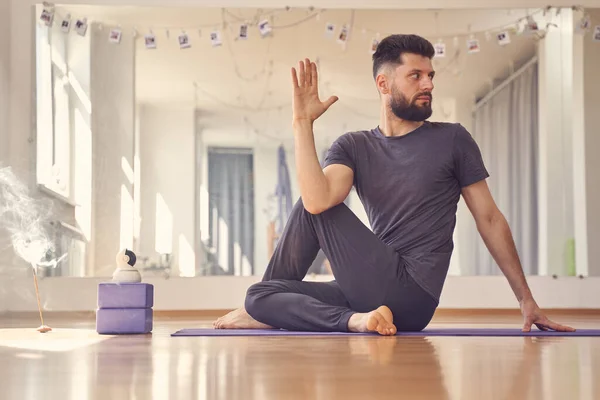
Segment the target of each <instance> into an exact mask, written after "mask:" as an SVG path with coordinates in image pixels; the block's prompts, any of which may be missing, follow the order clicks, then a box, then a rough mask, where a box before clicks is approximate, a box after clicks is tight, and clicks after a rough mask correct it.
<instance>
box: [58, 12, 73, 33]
mask: <svg viewBox="0 0 600 400" xmlns="http://www.w3.org/2000/svg"><path fill="white" fill-rule="evenodd" d="M60 30H61V32H62V33H69V31H70V30H71V15H70V14H67V16H66V17H65V18H64V19H63V20H62V21H61V22H60Z"/></svg>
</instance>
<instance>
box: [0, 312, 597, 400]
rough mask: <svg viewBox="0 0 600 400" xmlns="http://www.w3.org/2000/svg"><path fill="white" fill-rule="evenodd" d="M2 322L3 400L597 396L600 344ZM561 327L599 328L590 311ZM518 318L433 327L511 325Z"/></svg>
mask: <svg viewBox="0 0 600 400" xmlns="http://www.w3.org/2000/svg"><path fill="white" fill-rule="evenodd" d="M46 319H47V321H46V323H47V324H48V325H50V326H52V327H53V328H54V330H53V331H52V332H51V333H48V334H44V335H42V334H40V333H38V332H36V331H35V328H36V327H37V326H39V321H37V320H36V319H35V318H31V317H23V318H14V316H13V317H11V318H10V319H9V318H6V317H4V319H1V320H0V327H1V328H2V329H0V399H3V400H13V399H15V400H16V399H18V400H30V399H31V400H46V399H60V400H71V399H73V400H88V399H107V400H109V399H110V400H119V399H140V400H141V399H143V400H151V399H152V400H166V399H176V400H186V399H227V400H232V399H256V400H270V399H278V400H279V399H327V400H329V399H361V400H362V399H388V398H389V399H460V400H465V399H486V400H489V399H511V400H512V399H536V400H539V399H544V400H551V399H557V400H567V399H569V400H571V399H589V400H592V399H600V379H599V378H600V338H576V337H574V338H527V337H516V338H515V337H508V338H489V337H479V338H477V337H430V338H427V337H419V338H417V337H411V338H402V337H391V338H390V337H352V338H349V337H336V338H319V337H308V338H306V337H305V338H301V337H246V338H244V337H229V338H227V337H224V338H201V337H177V338H173V337H170V336H169V334H170V333H172V332H173V331H175V330H177V329H181V328H184V327H187V328H193V327H202V326H209V325H210V320H211V319H204V320H197V319H196V320H189V319H187V320H186V319H184V318H181V317H179V318H173V317H156V318H155V321H154V326H155V328H154V332H153V334H151V335H143V336H117V337H112V336H100V335H97V334H96V333H95V331H94V321H93V319H90V318H89V317H87V318H85V317H84V318H73V317H70V318H58V317H56V318H52V317H47V318H46ZM557 319H559V320H560V322H565V323H569V324H572V325H573V326H575V327H578V328H600V320H599V318H598V317H597V316H596V317H595V316H593V315H563V316H562V317H557ZM520 324H521V321H520V319H519V318H518V316H514V315H513V316H510V315H506V316H500V315H494V316H492V315H486V314H478V315H472V316H462V317H452V316H440V317H436V319H435V320H434V322H433V323H432V325H431V327H443V326H444V327H445V326H455V327H467V326H475V325H476V326H479V327H483V326H486V327H513V328H514V327H517V328H518V327H520Z"/></svg>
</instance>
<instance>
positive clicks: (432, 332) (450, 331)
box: [171, 328, 600, 336]
mask: <svg viewBox="0 0 600 400" xmlns="http://www.w3.org/2000/svg"><path fill="white" fill-rule="evenodd" d="M171 336H379V335H378V334H377V333H351V332H296V331H286V330H283V329H206V328H204V329H181V330H179V331H177V332H175V333H172V334H171ZM396 336H600V329H578V330H576V331H575V332H556V331H539V330H535V329H532V330H531V332H522V331H521V330H520V329H480V328H479V329H478V328H447V329H425V330H423V331H419V332H398V333H396Z"/></svg>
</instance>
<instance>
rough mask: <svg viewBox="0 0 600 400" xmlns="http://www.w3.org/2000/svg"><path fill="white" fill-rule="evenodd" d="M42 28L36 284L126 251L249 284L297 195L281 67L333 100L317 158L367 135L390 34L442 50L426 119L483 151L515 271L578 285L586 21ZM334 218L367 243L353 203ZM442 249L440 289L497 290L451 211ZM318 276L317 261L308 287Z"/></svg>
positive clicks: (210, 21) (281, 16)
mask: <svg viewBox="0 0 600 400" xmlns="http://www.w3.org/2000/svg"><path fill="white" fill-rule="evenodd" d="M47 11H48V12H46V13H44V6H42V5H40V6H38V8H37V10H36V15H35V18H36V24H35V41H36V45H35V57H36V79H35V81H36V88H35V99H36V100H35V101H36V114H35V115H36V124H35V125H36V129H35V131H36V148H37V154H36V175H37V182H38V185H39V188H40V190H41V191H42V192H43V193H44V196H45V198H47V199H52V201H53V203H54V207H53V208H52V212H51V215H50V217H48V218H45V217H46V216H44V223H45V222H48V225H44V226H45V227H46V229H45V232H47V233H48V234H47V238H48V240H49V241H50V242H52V243H53V244H54V246H53V247H52V248H48V249H47V250H48V251H46V252H45V253H44V254H43V256H42V257H41V260H40V262H39V265H40V275H44V276H77V277H108V276H110V275H111V274H112V272H113V271H114V269H115V261H114V260H115V255H116V254H117V252H118V251H119V249H121V248H124V247H127V248H130V249H133V251H134V252H135V253H136V255H137V264H136V266H137V267H138V268H139V269H140V270H141V271H142V273H143V274H144V275H145V276H162V277H165V278H167V277H197V276H208V275H210V276H212V275H230V276H249V275H257V276H261V275H262V274H263V273H264V271H265V268H266V266H267V264H268V262H269V259H270V256H271V254H272V253H273V250H274V248H275V246H276V245H277V241H278V238H279V237H280V235H281V233H282V231H283V229H284V227H285V225H286V222H287V218H288V216H289V213H290V210H291V207H292V206H293V204H294V203H295V202H296V201H297V200H298V198H299V196H300V191H299V186H298V181H297V172H296V164H295V142H294V136H293V132H292V128H291V115H292V108H291V107H292V80H291V76H290V69H291V67H295V66H297V65H298V61H299V60H300V59H302V58H303V57H309V58H310V59H311V60H314V61H316V63H317V65H318V72H319V80H320V94H321V96H322V98H327V97H329V96H331V95H336V96H338V97H339V101H338V102H336V103H335V104H334V105H333V106H332V107H331V108H330V109H329V110H328V111H327V113H326V114H325V115H324V116H323V117H322V118H320V119H319V120H318V121H317V122H316V123H315V127H314V130H315V147H316V150H317V154H318V157H319V159H320V160H321V161H323V160H324V158H325V156H326V154H327V150H328V148H329V146H331V144H332V143H333V142H334V141H335V140H336V139H337V138H338V137H339V136H340V135H342V134H344V133H346V132H350V131H358V130H370V129H374V128H375V127H376V126H377V125H378V123H379V117H380V115H379V101H380V99H379V96H378V92H377V90H376V88H375V84H374V82H373V76H372V60H371V55H372V52H373V50H374V49H375V48H376V46H377V43H378V41H379V40H381V39H382V38H384V37H386V36H387V35H389V34H393V33H415V34H419V35H421V36H423V37H425V38H427V39H428V40H429V41H430V42H431V43H433V44H434V45H435V48H436V56H435V57H434V59H433V66H434V68H435V69H436V71H437V73H436V76H435V80H434V83H435V89H434V90H433V102H432V107H433V114H432V116H431V118H430V120H431V121H439V122H450V123H460V124H462V125H463V126H464V127H465V128H466V129H467V130H468V131H469V132H470V133H471V134H472V135H473V138H474V139H475V140H476V142H477V143H478V145H479V147H480V149H481V152H482V156H483V159H484V161H485V163H486V166H487V168H488V170H489V173H490V178H489V179H488V183H489V185H490V188H491V190H492V193H493V194H494V196H495V199H496V201H497V203H498V205H499V207H500V209H501V210H502V211H503V212H504V214H505V216H506V218H507V220H508V222H509V224H510V226H511V228H512V232H513V236H514V239H515V243H516V246H517V249H518V251H519V255H520V257H521V261H522V263H523V268H524V270H525V272H526V274H528V275H547V274H557V275H575V274H576V273H578V272H581V271H579V270H577V266H576V262H575V260H576V254H577V251H576V243H575V236H576V230H577V229H578V227H577V226H576V223H575V222H574V221H576V220H577V218H576V215H575V213H576V212H577V210H576V209H575V208H574V204H575V203H574V202H575V197H576V196H577V193H579V192H578V186H577V185H580V184H581V183H580V182H578V179H577V173H576V172H577V168H579V166H578V164H577V162H578V160H577V159H576V158H574V156H573V154H574V150H573V149H574V147H577V146H578V145H579V143H580V137H581V136H582V135H583V136H584V135H585V134H586V133H587V134H589V132H590V131H591V129H592V128H593V126H592V125H591V123H589V124H586V123H584V124H581V121H578V118H583V112H584V110H585V112H586V113H587V114H588V115H589V114H590V113H591V112H592V111H593V110H592V108H593V102H594V101H595V100H594V99H596V100H597V95H596V94H592V93H591V92H590V93H588V91H587V89H586V87H588V86H591V85H590V83H589V82H591V81H592V80H594V79H596V77H595V76H593V75H592V74H593V72H592V71H593V70H594V68H593V67H591V66H592V65H596V66H597V65H598V62H599V61H600V60H599V57H600V56H599V53H600V50H599V49H600V47H599V46H600V44H599V43H598V40H600V37H599V36H600V32H599V31H598V28H595V26H594V25H597V24H599V23H600V22H599V21H600V11H598V10H585V11H584V10H579V9H571V8H565V9H555V8H549V9H535V10H534V9H511V10H506V9H497V10H483V9H482V10H439V11H435V10H410V11H407V10H402V11H400V10H345V9H339V10H320V9H276V10H275V9H273V10H271V9H263V10H260V9H201V8H146V7H92V6H55V7H52V8H51V9H50V10H48V9H47ZM50 17H51V20H50ZM586 21H587V25H586ZM594 21H595V24H594ZM594 29H596V31H594ZM594 35H595V37H594ZM584 80H585V82H584ZM553 85H556V87H554V86H553ZM596 87H597V86H596ZM593 96H596V97H593ZM569 101H570V102H571V103H569ZM569 104H575V107H574V109H575V111H576V112H575V113H572V112H571V111H570V110H571V109H569V108H568V107H567V105H569ZM596 104H597V103H596ZM561 106H562V108H561ZM578 112H579V113H580V115H578V114H577V113H578ZM557 118H558V119H559V121H560V123H559V124H553V121H556V119H557ZM588 118H589V117H588ZM586 121H588V120H586ZM577 124H579V125H577ZM398 190H402V188H401V187H399V188H398ZM346 204H347V205H348V206H349V207H350V208H351V209H352V210H353V212H354V213H355V214H356V215H357V216H358V217H359V218H360V219H361V221H362V222H363V223H364V224H365V225H367V226H370V225H369V218H368V216H367V214H366V212H365V210H364V207H363V206H362V204H361V200H360V198H359V196H358V195H357V193H356V191H354V190H353V191H352V192H351V193H350V195H349V196H348V198H347V199H346ZM589 206H591V205H590V204H588V207H589ZM454 245H455V248H454V253H453V256H452V260H451V263H450V269H449V274H450V275H497V274H500V273H501V272H500V270H499V269H498V268H497V266H496V264H495V262H494V260H493V258H492V257H491V256H490V254H489V252H488V250H487V249H486V247H485V244H484V242H483V240H482V239H481V237H480V236H479V235H478V232H477V227H476V226H475V223H474V221H473V219H472V217H471V215H470V213H469V210H468V209H467V208H466V206H465V204H464V201H462V200H461V201H460V203H459V206H458V212H457V225H456V229H455V232H454ZM584 273H585V271H584ZM329 274H330V268H329V265H328V261H327V258H326V256H325V255H324V254H322V253H319V255H318V256H317V258H316V260H315V262H314V263H313V266H312V267H311V268H310V270H309V275H310V276H312V277H315V278H316V279H319V276H322V275H325V276H327V275H329Z"/></svg>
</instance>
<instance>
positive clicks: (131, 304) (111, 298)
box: [96, 282, 154, 335]
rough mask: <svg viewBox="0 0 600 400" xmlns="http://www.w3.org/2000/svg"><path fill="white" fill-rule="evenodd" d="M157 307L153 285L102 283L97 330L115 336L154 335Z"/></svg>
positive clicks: (100, 286) (99, 294)
mask: <svg viewBox="0 0 600 400" xmlns="http://www.w3.org/2000/svg"><path fill="white" fill-rule="evenodd" d="M153 305H154V286H152V285H151V284H149V283H142V282H139V283H136V282H134V283H130V282H125V283H120V282H106V283H101V284H99V285H98V310H96V331H97V332H98V333H100V334H111V335H115V334H134V333H150V332H151V331H152V306H153Z"/></svg>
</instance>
